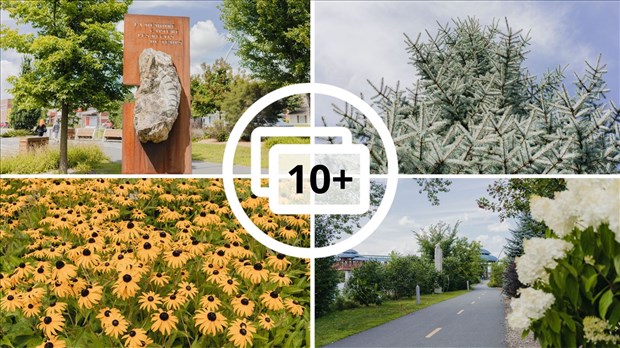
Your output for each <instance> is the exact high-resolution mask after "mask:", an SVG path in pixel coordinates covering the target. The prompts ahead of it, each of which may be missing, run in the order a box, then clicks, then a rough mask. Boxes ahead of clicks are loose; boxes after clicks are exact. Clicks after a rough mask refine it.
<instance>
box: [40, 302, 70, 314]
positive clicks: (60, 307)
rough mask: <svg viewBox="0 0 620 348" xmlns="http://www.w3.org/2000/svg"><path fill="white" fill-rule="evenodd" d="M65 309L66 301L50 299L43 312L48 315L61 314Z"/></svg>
mask: <svg viewBox="0 0 620 348" xmlns="http://www.w3.org/2000/svg"><path fill="white" fill-rule="evenodd" d="M66 309H67V303H66V302H56V301H52V302H50V304H49V305H48V306H47V308H46V309H45V314H46V315H50V314H54V313H56V314H62V313H63V312H64V311H65V310H66Z"/></svg>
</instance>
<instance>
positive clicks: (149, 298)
mask: <svg viewBox="0 0 620 348" xmlns="http://www.w3.org/2000/svg"><path fill="white" fill-rule="evenodd" d="M138 303H140V309H142V310H148V311H154V310H157V306H159V305H160V304H161V303H162V302H161V296H159V295H158V294H156V293H155V292H153V291H149V292H147V293H144V294H142V295H140V299H139V300H138Z"/></svg>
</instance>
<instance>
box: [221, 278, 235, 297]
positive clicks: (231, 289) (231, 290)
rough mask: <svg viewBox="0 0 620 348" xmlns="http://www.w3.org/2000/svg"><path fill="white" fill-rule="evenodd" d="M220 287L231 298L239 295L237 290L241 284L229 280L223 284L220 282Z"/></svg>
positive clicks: (231, 279) (232, 279)
mask: <svg viewBox="0 0 620 348" xmlns="http://www.w3.org/2000/svg"><path fill="white" fill-rule="evenodd" d="M218 286H219V287H220V288H221V289H222V291H224V292H225V293H226V295H228V296H231V295H234V294H236V293H237V290H238V289H239V282H238V281H237V280H236V279H234V278H228V279H226V280H224V281H222V282H219V283H218Z"/></svg>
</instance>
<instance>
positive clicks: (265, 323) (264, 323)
mask: <svg viewBox="0 0 620 348" xmlns="http://www.w3.org/2000/svg"><path fill="white" fill-rule="evenodd" d="M258 325H260V327H262V328H263V329H265V330H271V329H273V327H274V326H276V323H275V322H274V321H273V319H271V317H270V316H269V315H267V314H265V313H263V314H261V315H259V316H258Z"/></svg>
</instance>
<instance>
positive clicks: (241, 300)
mask: <svg viewBox="0 0 620 348" xmlns="http://www.w3.org/2000/svg"><path fill="white" fill-rule="evenodd" d="M230 304H232V306H233V311H234V312H235V314H237V315H238V316H240V317H248V316H250V315H252V313H253V312H254V302H253V301H252V300H250V299H248V298H247V297H245V296H243V295H237V296H235V298H233V299H232V301H230Z"/></svg>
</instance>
